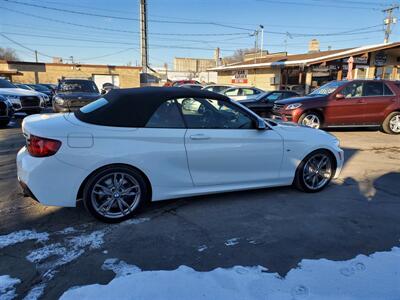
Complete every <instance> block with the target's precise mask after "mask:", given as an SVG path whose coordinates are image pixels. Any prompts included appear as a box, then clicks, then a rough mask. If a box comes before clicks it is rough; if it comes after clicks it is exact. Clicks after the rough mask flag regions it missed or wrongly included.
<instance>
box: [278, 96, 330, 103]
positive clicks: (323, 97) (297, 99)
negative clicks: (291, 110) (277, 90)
mask: <svg viewBox="0 0 400 300" xmlns="http://www.w3.org/2000/svg"><path fill="white" fill-rule="evenodd" d="M325 98H326V96H317V95H315V96H304V97H293V98H288V99H283V100H278V101H275V103H276V104H292V103H299V102H304V101H309V100H323V99H325Z"/></svg>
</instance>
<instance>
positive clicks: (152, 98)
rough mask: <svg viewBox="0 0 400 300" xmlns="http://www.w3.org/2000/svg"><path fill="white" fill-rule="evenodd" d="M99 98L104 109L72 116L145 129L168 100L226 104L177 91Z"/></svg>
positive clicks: (161, 89) (147, 89) (130, 92)
mask: <svg viewBox="0 0 400 300" xmlns="http://www.w3.org/2000/svg"><path fill="white" fill-rule="evenodd" d="M103 98H105V99H106V100H107V101H108V103H107V104H106V105H104V106H101V107H99V108H98V109H95V110H94V111H92V112H88V113H83V112H82V111H80V110H78V111H76V112H75V116H76V117H77V118H78V119H79V120H81V121H83V122H86V123H91V124H96V125H104V126H117V127H145V125H146V124H147V122H148V120H149V119H150V117H151V116H152V115H153V113H154V112H155V111H156V110H157V108H158V107H159V106H160V105H161V104H162V103H163V102H165V101H166V100H169V99H180V98H206V99H215V100H223V101H229V98H228V97H226V96H224V95H220V94H217V93H213V92H209V91H205V90H194V89H188V88H180V87H144V88H133V89H114V90H111V91H110V92H109V93H108V94H106V95H105V96H103Z"/></svg>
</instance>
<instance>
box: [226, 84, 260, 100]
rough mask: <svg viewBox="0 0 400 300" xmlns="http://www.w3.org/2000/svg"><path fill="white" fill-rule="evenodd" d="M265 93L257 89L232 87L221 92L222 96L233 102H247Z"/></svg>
mask: <svg viewBox="0 0 400 300" xmlns="http://www.w3.org/2000/svg"><path fill="white" fill-rule="evenodd" d="M261 93H265V91H263V90H260V89H258V88H255V87H237V86H236V87H231V88H228V89H226V90H224V91H222V92H221V94H222V95H225V96H228V97H229V98H231V99H233V100H236V101H238V100H246V99H250V98H254V97H255V96H256V95H259V94H261Z"/></svg>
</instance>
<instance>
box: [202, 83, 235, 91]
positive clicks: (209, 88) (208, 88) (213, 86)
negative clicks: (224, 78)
mask: <svg viewBox="0 0 400 300" xmlns="http://www.w3.org/2000/svg"><path fill="white" fill-rule="evenodd" d="M232 87H235V86H233V85H223V84H210V85H206V86H205V87H203V90H205V91H209V92H214V93H221V92H222V91H224V90H226V89H229V88H232Z"/></svg>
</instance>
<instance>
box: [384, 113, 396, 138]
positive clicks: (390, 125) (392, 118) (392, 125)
mask: <svg viewBox="0 0 400 300" xmlns="http://www.w3.org/2000/svg"><path fill="white" fill-rule="evenodd" d="M382 129H383V131H385V132H386V133H389V134H400V112H398V111H395V112H392V113H391V114H389V115H388V116H387V117H386V119H385V121H384V122H383V124H382Z"/></svg>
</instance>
